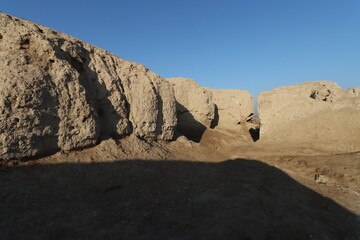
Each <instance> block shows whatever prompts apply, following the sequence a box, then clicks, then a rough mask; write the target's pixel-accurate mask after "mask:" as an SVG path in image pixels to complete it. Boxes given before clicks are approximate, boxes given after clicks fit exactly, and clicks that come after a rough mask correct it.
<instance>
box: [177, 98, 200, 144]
mask: <svg viewBox="0 0 360 240" xmlns="http://www.w3.org/2000/svg"><path fill="white" fill-rule="evenodd" d="M176 117H177V131H178V132H179V133H181V134H183V135H184V136H185V137H187V138H188V139H189V140H191V141H194V142H200V140H201V138H202V135H203V134H204V132H205V130H206V126H205V125H203V124H202V123H200V122H199V121H197V120H196V119H195V118H194V116H193V115H192V114H191V113H190V112H189V110H188V109H187V108H186V107H184V106H183V105H182V104H180V103H179V102H177V101H176Z"/></svg>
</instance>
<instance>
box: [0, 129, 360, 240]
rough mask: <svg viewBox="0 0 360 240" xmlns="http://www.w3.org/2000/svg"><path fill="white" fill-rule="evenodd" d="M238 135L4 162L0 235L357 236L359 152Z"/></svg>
mask: <svg viewBox="0 0 360 240" xmlns="http://www.w3.org/2000/svg"><path fill="white" fill-rule="evenodd" d="M243 140H244V139H241V138H234V137H233V136H231V134H230V133H224V132H223V133H219V132H211V131H209V132H207V133H205V134H204V136H203V139H202V141H201V142H200V143H198V144H197V143H192V142H189V141H187V140H186V139H183V138H181V137H180V138H179V139H178V140H177V141H176V142H173V143H157V142H153V143H144V142H142V141H140V140H137V139H135V138H129V139H126V140H122V141H114V140H111V139H104V141H103V142H102V143H101V144H100V145H98V146H96V147H94V148H91V149H84V150H79V151H76V152H70V153H58V154H55V155H53V156H49V157H45V158H42V159H39V160H28V161H25V162H16V161H11V162H6V163H3V166H1V168H0V189H1V191H0V197H1V200H2V203H1V205H0V216H1V220H0V224H1V225H0V226H1V227H0V239H105V238H108V239H252V240H255V239H339V240H340V239H360V216H359V214H360V194H359V193H360V153H349V154H339V155H333V154H332V155H326V154H323V153H321V154H315V153H314V152H311V154H309V152H307V154H304V152H303V151H301V152H299V154H297V155H296V154H295V155H294V152H293V151H288V152H287V151H285V150H280V149H275V148H274V147H271V149H270V147H267V146H262V145H261V144H256V143H254V144H243V143H244V141H243ZM281 151H282V152H281ZM275 153H276V154H275ZM290 153H291V154H290ZM300 153H301V154H300Z"/></svg>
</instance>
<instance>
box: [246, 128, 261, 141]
mask: <svg viewBox="0 0 360 240" xmlns="http://www.w3.org/2000/svg"><path fill="white" fill-rule="evenodd" d="M249 133H250V136H251V138H252V140H253V141H254V142H256V141H257V140H259V139H260V128H250V129H249Z"/></svg>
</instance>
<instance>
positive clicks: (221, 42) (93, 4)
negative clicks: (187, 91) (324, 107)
mask: <svg viewBox="0 0 360 240" xmlns="http://www.w3.org/2000/svg"><path fill="white" fill-rule="evenodd" d="M0 11H3V12H5V13H8V14H11V15H15V16H17V17H21V18H25V19H28V20H30V21H33V22H36V23H39V24H41V25H44V26H47V27H50V28H53V29H55V30H58V31H61V32H64V33H67V34H69V35H72V36H74V37H77V38H79V39H81V40H83V41H85V42H88V43H91V44H93V45H96V46H98V47H101V48H104V49H106V50H108V51H110V52H112V53H114V54H116V55H117V56H119V57H121V58H124V59H126V60H131V61H135V62H139V63H142V64H144V65H145V66H147V67H148V68H150V70H152V71H154V72H156V73H158V74H160V75H161V76H163V77H166V78H167V77H180V76H181V77H188V78H192V79H194V80H196V81H197V82H198V83H199V84H200V85H202V86H206V87H211V88H221V89H226V88H232V89H245V90H248V91H250V92H251V93H252V94H254V95H255V96H256V95H257V94H258V93H259V92H261V91H265V90H270V89H272V88H275V87H280V86H284V85H291V84H295V83H301V82H304V81H315V80H329V81H334V82H337V83H338V84H339V85H340V86H341V87H343V88H350V87H359V86H360V1H359V0H246V1H245V0H237V1H236V0H232V1H231V0H118V1H115V0H114V1H108V0H103V1H94V0H72V1H69V0H62V1H52V0H31V1H30V0H1V4H0Z"/></svg>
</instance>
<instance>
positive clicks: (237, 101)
mask: <svg viewBox="0 0 360 240" xmlns="http://www.w3.org/2000/svg"><path fill="white" fill-rule="evenodd" d="M209 90H210V91H211V92H212V94H213V100H214V103H215V105H216V110H217V116H218V119H217V124H214V125H216V127H217V128H222V129H229V130H234V129H236V128H239V127H241V126H240V125H241V124H242V123H246V121H248V120H249V118H251V116H252V115H253V113H254V99H253V96H252V95H251V94H250V93H249V92H247V91H245V90H240V89H226V90H220V89H209Z"/></svg>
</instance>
